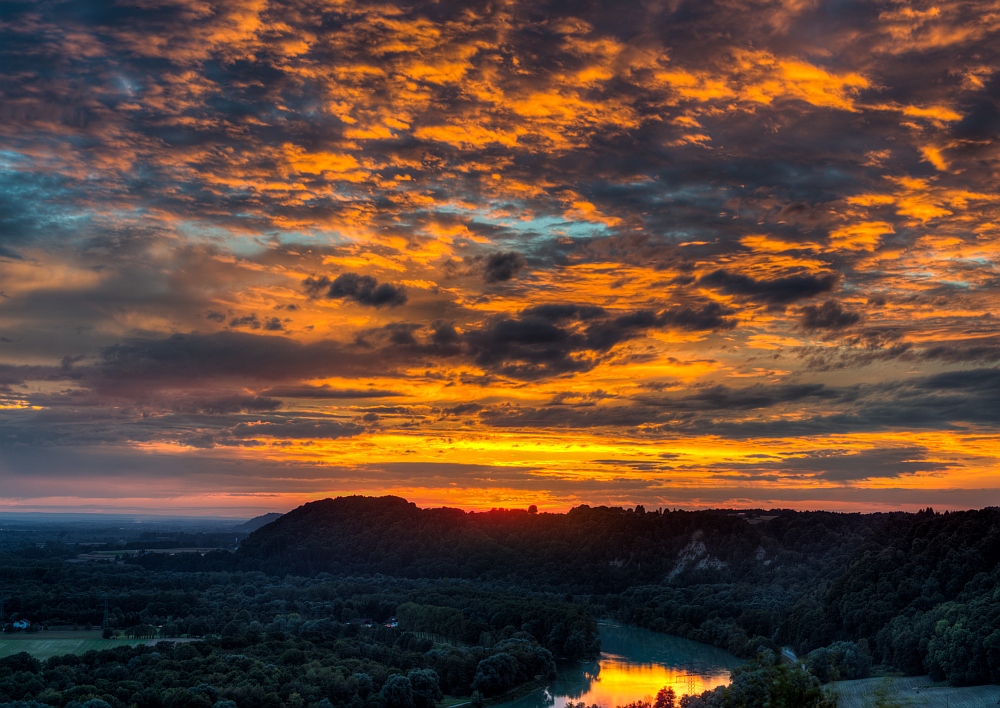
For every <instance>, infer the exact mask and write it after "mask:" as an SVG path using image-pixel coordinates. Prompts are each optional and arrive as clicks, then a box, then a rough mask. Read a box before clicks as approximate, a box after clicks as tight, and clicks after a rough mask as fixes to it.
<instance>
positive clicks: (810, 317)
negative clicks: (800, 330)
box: [799, 300, 861, 329]
mask: <svg viewBox="0 0 1000 708" xmlns="http://www.w3.org/2000/svg"><path fill="white" fill-rule="evenodd" d="M800 313H801V319H800V320H799V321H800V322H801V323H802V326H803V327H805V328H806V329H843V328H844V327H850V326H851V325H855V324H857V323H858V322H860V321H861V315H860V314H859V313H857V312H854V311H852V310H846V309H844V308H843V307H841V305H840V303H839V302H837V301H836V300H827V301H826V302H824V303H823V304H822V305H806V306H805V307H803V308H802V309H801V310H800Z"/></svg>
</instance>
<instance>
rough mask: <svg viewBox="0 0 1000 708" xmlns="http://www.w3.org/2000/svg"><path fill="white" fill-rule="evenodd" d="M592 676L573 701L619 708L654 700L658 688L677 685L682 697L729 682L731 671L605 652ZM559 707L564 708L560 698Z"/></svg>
mask: <svg viewBox="0 0 1000 708" xmlns="http://www.w3.org/2000/svg"><path fill="white" fill-rule="evenodd" d="M592 679H593V680H592V682H591V684H590V688H589V689H588V690H587V691H586V692H584V693H582V694H581V695H580V696H579V697H572V700H574V701H576V702H579V701H583V702H584V703H586V704H587V705H588V706H589V705H593V704H595V703H596V704H597V705H599V706H601V707H602V708H615V706H623V705H625V704H626V703H631V702H632V701H638V700H649V701H652V699H653V697H654V696H655V695H656V693H657V691H659V690H660V689H661V688H663V687H665V686H670V687H671V688H673V689H674V693H676V694H677V697H678V698H680V697H681V696H684V695H695V694H700V693H703V692H704V691H709V690H711V689H713V688H715V687H716V686H724V685H728V684H729V671H728V670H722V671H718V670H715V671H708V672H705V673H702V672H699V671H698V670H697V668H696V667H691V669H690V670H688V669H683V668H675V667H668V666H663V665H660V664H636V663H633V662H629V661H625V660H623V659H622V658H620V657H617V656H614V655H608V654H604V655H602V656H601V663H600V669H599V670H598V672H597V673H596V674H595V675H594V676H593V677H592ZM556 708H562V704H561V702H560V701H559V700H558V699H557V700H556Z"/></svg>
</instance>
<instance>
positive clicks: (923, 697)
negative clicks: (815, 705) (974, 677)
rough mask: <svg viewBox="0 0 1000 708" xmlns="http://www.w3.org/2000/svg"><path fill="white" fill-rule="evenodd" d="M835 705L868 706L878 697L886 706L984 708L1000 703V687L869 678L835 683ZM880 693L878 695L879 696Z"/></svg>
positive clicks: (842, 707)
mask: <svg viewBox="0 0 1000 708" xmlns="http://www.w3.org/2000/svg"><path fill="white" fill-rule="evenodd" d="M834 686H835V687H836V691H837V696H838V698H839V701H838V708H869V706H875V705H877V703H876V701H877V700H878V699H879V698H880V697H881V698H882V699H883V701H884V703H883V705H887V706H895V705H899V706H913V708H917V706H930V708H986V707H987V706H989V707H990V708H993V706H996V705H1000V686H964V687H961V688H956V687H954V686H936V685H933V684H932V683H931V680H930V678H929V677H928V676H908V677H906V678H892V679H885V678H869V679H859V680H857V681H838V682H836V683H835V684H834ZM880 694H881V696H880Z"/></svg>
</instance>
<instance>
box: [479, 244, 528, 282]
mask: <svg viewBox="0 0 1000 708" xmlns="http://www.w3.org/2000/svg"><path fill="white" fill-rule="evenodd" d="M526 265H528V261H527V260H525V258H524V256H523V255H522V254H520V253H518V252H517V251H497V252H496V253H491V254H490V255H489V256H488V257H487V258H486V265H485V267H484V269H483V280H485V281H486V282H487V283H502V282H504V281H507V280H510V279H511V278H513V277H514V276H515V275H517V274H518V272H520V270H521V269H522V268H524V267H525V266H526Z"/></svg>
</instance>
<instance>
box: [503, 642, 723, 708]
mask: <svg viewBox="0 0 1000 708" xmlns="http://www.w3.org/2000/svg"><path fill="white" fill-rule="evenodd" d="M601 648H602V649H603V651H602V652H601V657H600V659H599V660H598V661H595V662H593V663H590V664H580V663H569V664H562V665H560V666H559V675H558V676H557V677H556V679H555V680H554V681H553V682H552V683H551V685H549V686H547V687H546V688H545V689H544V690H541V691H535V692H534V693H532V694H531V695H528V696H526V697H524V698H522V699H520V700H517V701H513V702H511V703H507V704H504V706H503V708H549V707H550V706H554V707H555V708H563V706H565V705H566V703H568V702H574V703H578V702H580V701H583V702H584V703H586V704H587V705H588V706H589V705H593V704H595V703H596V704H597V705H599V706H601V707H602V708H615V706H623V705H625V704H626V703H630V702H632V701H637V700H640V699H650V700H651V699H652V697H653V696H655V695H656V692H657V691H659V690H660V689H661V688H663V687H664V686H670V687H672V688H673V689H674V692H675V693H676V694H677V696H678V698H679V697H680V696H683V695H689V694H695V693H701V692H703V691H707V690H709V689H712V688H715V687H716V686H719V685H723V684H728V683H729V672H730V671H731V670H732V669H733V668H735V667H737V666H739V665H740V663H741V662H740V660H739V659H737V658H736V657H735V656H733V655H732V654H730V653H729V652H727V651H724V650H722V649H717V648H715V647H711V646H708V645H706V644H700V643H699V642H692V641H690V640H688V639H682V638H680V637H672V636H669V635H666V634H658V633H656V632H650V631H648V630H644V629H636V628H634V627H622V626H621V625H616V624H610V623H602V624H601Z"/></svg>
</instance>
